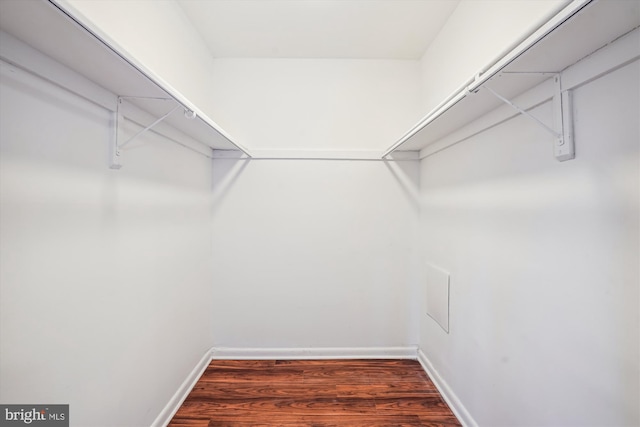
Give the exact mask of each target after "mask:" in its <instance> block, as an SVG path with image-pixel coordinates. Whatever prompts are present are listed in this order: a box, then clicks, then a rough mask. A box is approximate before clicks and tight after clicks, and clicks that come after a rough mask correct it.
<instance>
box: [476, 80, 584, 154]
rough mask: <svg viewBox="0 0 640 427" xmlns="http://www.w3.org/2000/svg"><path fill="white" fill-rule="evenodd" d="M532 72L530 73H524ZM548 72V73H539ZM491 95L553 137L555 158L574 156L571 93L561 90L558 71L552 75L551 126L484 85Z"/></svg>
mask: <svg viewBox="0 0 640 427" xmlns="http://www.w3.org/2000/svg"><path fill="white" fill-rule="evenodd" d="M526 74H532V73H526ZM540 74H548V73H540ZM483 87H484V88H485V89H487V90H488V91H489V92H490V93H491V94H492V95H493V96H495V97H496V98H498V99H499V100H501V101H502V102H504V103H505V104H507V105H509V106H510V107H511V108H513V109H514V110H516V111H517V112H518V113H520V114H522V115H523V116H524V117H526V118H528V119H530V120H532V121H533V122H535V123H536V124H538V125H540V126H541V127H542V128H544V129H545V130H546V131H547V132H549V133H550V134H551V135H553V137H554V144H553V154H554V156H555V158H556V159H557V160H558V161H560V162H564V161H566V160H571V159H574V158H575V145H574V140H573V114H572V105H571V93H570V92H569V91H568V90H566V91H563V90H562V79H561V76H560V74H559V73H556V74H555V75H554V76H553V98H552V101H553V121H554V123H553V127H550V126H548V125H547V124H545V123H544V122H542V121H541V120H540V119H538V118H537V117H535V116H533V115H532V114H531V113H529V112H528V111H526V110H524V109H523V108H520V107H519V106H517V105H516V104H514V103H513V102H511V101H510V100H508V99H507V98H505V97H504V96H502V95H500V94H499V93H497V92H496V91H494V90H493V89H491V88H490V87H489V86H487V85H484V86H483Z"/></svg>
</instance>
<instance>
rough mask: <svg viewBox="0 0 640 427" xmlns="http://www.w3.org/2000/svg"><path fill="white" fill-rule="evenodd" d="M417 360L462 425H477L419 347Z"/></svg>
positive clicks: (475, 426)
mask: <svg viewBox="0 0 640 427" xmlns="http://www.w3.org/2000/svg"><path fill="white" fill-rule="evenodd" d="M418 361H419V362H420V364H421V365H422V369H424V370H425V372H426V373H427V375H429V377H430V378H431V381H433V383H434V384H435V386H436V388H437V389H438V391H439V392H440V394H441V395H442V398H443V399H444V400H445V401H446V402H447V404H448V405H449V407H450V408H451V411H453V413H454V415H455V416H456V417H457V418H458V420H459V421H460V422H461V423H462V425H463V426H465V427H478V423H476V421H475V420H474V419H473V417H472V416H471V414H470V413H469V411H467V408H465V407H464V405H463V404H462V402H461V401H460V399H458V396H456V394H455V393H454V392H453V390H451V387H449V384H447V382H446V381H445V380H444V378H442V377H441V376H440V374H439V373H438V371H437V370H436V368H435V367H434V366H433V364H432V363H431V361H430V360H429V359H428V358H427V356H426V355H425V354H424V352H423V351H422V349H420V348H418Z"/></svg>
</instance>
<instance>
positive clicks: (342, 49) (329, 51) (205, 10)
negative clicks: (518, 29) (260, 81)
mask: <svg viewBox="0 0 640 427" xmlns="http://www.w3.org/2000/svg"><path fill="white" fill-rule="evenodd" d="M177 1H178V3H179V4H180V6H181V7H182V8H183V10H184V11H185V13H186V14H187V16H188V18H189V19H190V20H191V22H192V23H193V25H194V26H195V28H196V30H197V31H198V32H199V33H200V34H201V35H202V38H203V40H204V41H205V43H206V44H207V46H208V47H209V49H210V51H211V54H212V55H213V56H214V57H218V58H223V57H235V58H368V59H419V58H420V57H421V56H422V54H423V53H424V52H425V50H426V49H427V47H428V46H429V43H431V41H432V40H433V39H434V38H435V37H436V35H437V34H438V32H439V31H440V29H441V28H442V26H443V25H444V24H445V22H446V21H447V19H448V17H449V15H451V13H452V12H453V10H454V9H455V8H456V6H457V5H458V3H459V0H177Z"/></svg>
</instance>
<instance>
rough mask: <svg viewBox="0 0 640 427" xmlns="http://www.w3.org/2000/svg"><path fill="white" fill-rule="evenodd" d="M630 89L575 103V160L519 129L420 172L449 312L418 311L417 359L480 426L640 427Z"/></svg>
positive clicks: (428, 163) (433, 160) (592, 89)
mask: <svg viewBox="0 0 640 427" xmlns="http://www.w3.org/2000/svg"><path fill="white" fill-rule="evenodd" d="M639 75H640V67H639V64H638V62H637V61H636V62H635V63H633V64H631V65H627V66H625V67H623V68H621V69H619V70H617V71H615V72H613V73H611V74H608V75H606V76H604V77H602V78H600V79H598V80H595V81H593V82H591V83H589V84H587V85H585V86H582V87H579V88H578V89H576V90H575V91H574V102H575V104H574V114H575V122H574V123H575V140H576V144H577V145H576V152H577V157H576V159H575V160H572V161H568V162H564V163H559V162H557V161H556V160H555V159H554V158H553V155H552V149H551V144H552V141H551V138H550V137H549V136H548V134H547V133H546V132H545V131H544V130H543V129H541V128H539V127H537V126H535V125H534V124H531V123H530V122H529V121H528V120H526V119H525V118H523V117H518V118H515V119H512V120H510V121H508V122H506V123H504V124H501V125H499V126H497V127H495V128H492V129H489V130H486V131H485V132H483V133H481V134H479V135H477V136H474V137H472V138H470V139H468V140H466V141H464V142H462V143H459V144H457V145H455V146H453V147H450V148H448V149H447V150H444V151H441V152H439V153H437V154H435V155H432V156H430V157H428V158H426V159H424V160H423V161H422V164H421V191H422V201H423V217H422V242H423V245H424V262H425V263H426V262H429V263H433V264H435V265H437V266H439V267H442V268H444V269H445V270H448V271H450V272H451V301H450V308H451V312H450V323H449V325H450V334H448V335H447V334H446V333H445V332H444V331H443V330H442V329H440V327H439V326H438V325H437V324H436V323H435V322H434V321H433V320H432V319H431V318H429V317H428V316H427V315H426V314H424V308H423V309H422V310H423V313H422V314H421V322H420V323H421V331H420V335H421V336H420V346H421V348H422V349H423V350H424V352H425V354H426V355H427V357H428V358H429V359H430V360H431V362H432V363H433V365H434V367H435V369H436V370H437V371H438V372H439V373H440V375H441V376H442V377H443V379H444V380H445V381H446V383H447V384H448V385H449V386H450V387H451V389H452V390H453V392H454V393H455V394H456V395H457V397H458V398H459V399H460V401H461V402H462V404H463V405H464V406H465V407H466V409H467V410H468V411H469V413H470V414H471V416H472V417H473V418H474V419H475V421H476V422H477V423H478V424H479V425H482V426H518V425H521V426H588V425H593V426H603V425H607V426H623V425H626V426H632V425H638V424H640V415H639V414H638V401H639V399H640V393H639V384H638V380H639V376H640V371H639V366H638V364H639V360H640V354H639V335H640V334H639V333H640V331H639V314H638V313H639V306H638V303H639V272H638V259H639V257H640V253H639V231H640V229H639V190H640V188H639V187H640V186H639V179H640V176H639V152H638V150H639V141H640V135H639V131H640V130H639V128H638V117H640V108H639V102H640V97H639V96H638V95H639V93H640V88H639V86H638V76H639ZM534 114H536V115H538V116H539V117H540V118H542V119H543V120H544V121H546V122H548V123H551V107H550V105H549V104H548V103H547V104H544V105H542V106H540V107H539V108H537V109H536V110H535V111H534Z"/></svg>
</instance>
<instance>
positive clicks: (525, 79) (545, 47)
mask: <svg viewBox="0 0 640 427" xmlns="http://www.w3.org/2000/svg"><path fill="white" fill-rule="evenodd" d="M639 25H640V2H638V1H611V0H607V1H595V2H591V3H590V4H588V5H587V6H585V7H584V8H583V9H581V10H580V11H579V12H577V13H576V14H575V15H573V16H572V17H570V18H569V19H567V20H566V21H565V22H564V23H562V24H561V25H560V26H558V27H557V28H556V29H555V30H553V31H551V32H550V33H549V34H547V35H546V36H545V37H544V38H543V39H542V40H540V41H539V42H538V43H536V44H535V45H533V46H532V47H531V48H529V49H528V50H527V51H525V52H524V53H523V54H522V55H520V56H519V57H517V58H516V59H515V60H514V61H513V62H511V63H510V64H509V65H507V66H506V67H505V68H504V69H503V70H502V71H501V72H500V73H499V74H497V75H495V76H494V77H492V78H491V79H489V80H488V81H487V82H486V84H487V85H488V86H489V87H491V88H492V89H494V90H496V91H497V92H498V93H500V94H501V95H503V96H505V97H507V98H509V99H513V98H514V97H516V96H518V95H520V94H522V93H524V92H526V91H527V90H528V89H530V88H532V87H534V86H536V85H538V84H540V83H541V82H543V81H544V80H546V79H548V78H550V77H552V76H551V75H544V74H509V73H520V72H541V73H542V72H562V71H563V70H565V69H566V68H568V67H570V66H571V65H573V64H575V63H576V62H578V61H580V60H581V59H583V58H585V57H587V56H588V55H590V54H592V53H593V52H595V51H597V50H598V49H600V48H602V47H604V46H606V45H608V44H609V43H611V42H612V41H614V40H616V39H617V38H619V37H620V36H622V35H624V34H626V33H628V32H629V31H631V30H633V29H634V28H636V27H638V26H639ZM550 97H551V95H550ZM500 106H502V102H501V101H499V100H498V99H496V97H494V96H493V95H492V94H490V93H489V92H488V91H487V90H483V89H482V88H480V90H479V91H478V92H476V93H467V94H466V95H465V96H464V97H462V98H461V99H460V100H459V101H458V102H456V103H455V104H453V105H452V106H451V107H450V108H449V109H448V110H446V111H444V112H443V113H442V114H440V115H439V116H437V117H435V119H433V121H431V122H430V123H429V124H427V125H426V126H424V127H423V128H422V129H420V130H419V131H417V132H416V133H415V134H414V135H412V136H411V137H409V138H408V139H406V141H404V142H403V143H402V144H401V145H399V146H398V147H396V148H395V149H394V151H393V152H396V151H419V150H422V149H424V148H425V147H428V146H430V145H432V144H434V143H436V142H438V141H440V140H441V139H442V138H444V137H445V136H447V135H449V134H451V133H452V132H454V131H456V130H457V129H459V128H461V127H463V126H465V125H466V124H468V123H471V122H472V121H474V120H476V119H478V118H479V117H482V116H483V115H485V114H487V113H489V112H491V111H493V110H495V109H496V108H498V107H500ZM428 117H429V115H427V116H425V117H424V118H423V119H422V120H421V121H420V122H419V123H418V124H417V125H416V126H418V125H419V124H420V123H421V122H422V121H424V120H425V119H427V118H428ZM396 144H397V143H396ZM394 145H395V144H394Z"/></svg>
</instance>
